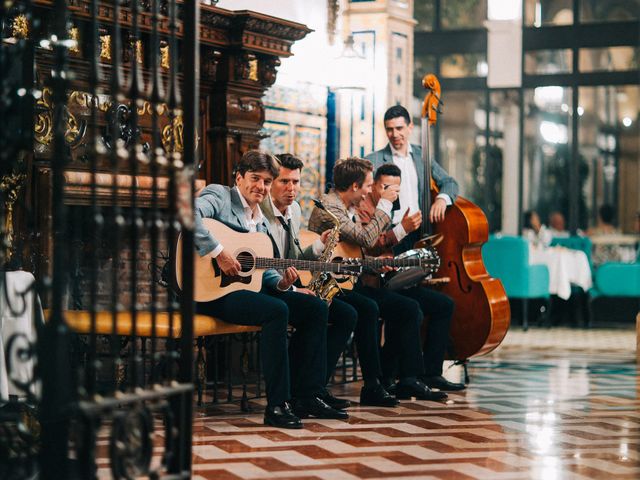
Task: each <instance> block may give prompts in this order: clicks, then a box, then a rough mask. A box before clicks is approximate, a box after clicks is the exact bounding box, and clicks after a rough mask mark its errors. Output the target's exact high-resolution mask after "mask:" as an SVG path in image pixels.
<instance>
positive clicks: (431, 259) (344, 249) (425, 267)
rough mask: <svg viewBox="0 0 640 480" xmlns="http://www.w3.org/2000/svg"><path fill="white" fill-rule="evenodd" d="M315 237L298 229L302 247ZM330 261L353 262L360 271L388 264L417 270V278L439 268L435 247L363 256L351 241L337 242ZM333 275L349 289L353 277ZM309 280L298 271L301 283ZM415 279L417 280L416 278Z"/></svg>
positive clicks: (374, 269) (367, 271) (368, 270)
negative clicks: (394, 253) (392, 254)
mask: <svg viewBox="0 0 640 480" xmlns="http://www.w3.org/2000/svg"><path fill="white" fill-rule="evenodd" d="M317 238H320V235H318V234H317V233H315V232H311V231H309V230H300V233H299V239H300V243H301V244H302V246H303V247H306V246H308V245H311V244H312V243H313V242H314V241H315V240H316V239H317ZM331 261H332V262H344V261H347V262H353V263H357V264H358V265H361V267H362V273H374V272H377V271H379V270H380V269H381V268H382V267H385V266H388V267H392V268H399V269H405V272H407V273H408V270H406V269H410V270H414V271H415V270H419V271H420V275H419V279H422V278H424V277H425V276H427V275H430V274H432V273H436V272H437V271H438V268H440V257H439V255H438V252H437V250H436V249H435V248H429V247H427V248H419V249H414V250H411V251H409V252H405V254H403V255H399V256H397V257H365V256H364V253H363V251H362V248H360V247H359V246H358V245H356V244H355V243H351V242H338V244H337V245H336V248H335V250H334V251H333V255H332V256H331ZM334 277H335V278H336V280H337V281H338V283H339V284H340V288H342V289H343V290H344V289H346V290H350V289H352V288H353V277H344V276H341V275H340V274H334ZM310 280H311V274H309V273H303V272H301V273H300V282H301V283H302V284H303V285H308V283H309V281H310ZM416 281H417V280H416Z"/></svg>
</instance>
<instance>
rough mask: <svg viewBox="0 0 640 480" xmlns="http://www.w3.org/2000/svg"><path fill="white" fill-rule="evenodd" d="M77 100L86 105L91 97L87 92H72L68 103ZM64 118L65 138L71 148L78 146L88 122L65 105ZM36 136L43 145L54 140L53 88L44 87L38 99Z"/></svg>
mask: <svg viewBox="0 0 640 480" xmlns="http://www.w3.org/2000/svg"><path fill="white" fill-rule="evenodd" d="M73 101H75V102H76V103H77V104H78V105H81V106H83V104H84V106H86V105H88V103H89V102H90V101H91V97H90V95H89V94H88V93H85V92H72V93H71V95H70V97H69V101H68V103H71V102H73ZM64 119H65V123H66V128H65V132H64V140H65V142H66V143H67V145H69V146H70V147H71V148H74V147H77V146H78V145H79V144H80V142H81V141H82V138H83V137H84V134H85V133H86V122H84V121H81V120H80V121H79V120H78V119H77V118H76V116H75V115H74V114H73V113H71V111H70V110H69V108H68V106H67V105H65V106H64ZM33 128H34V138H35V140H36V142H38V143H40V144H42V145H50V144H51V140H53V104H52V102H51V89H50V88H48V87H45V88H44V89H42V96H41V97H40V98H39V99H38V100H37V101H36V120H35V124H34V127H33Z"/></svg>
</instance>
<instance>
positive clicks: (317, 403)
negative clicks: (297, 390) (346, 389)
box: [293, 397, 349, 420]
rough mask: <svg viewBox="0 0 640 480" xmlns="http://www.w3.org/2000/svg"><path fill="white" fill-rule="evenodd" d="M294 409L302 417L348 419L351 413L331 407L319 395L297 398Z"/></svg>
mask: <svg viewBox="0 0 640 480" xmlns="http://www.w3.org/2000/svg"><path fill="white" fill-rule="evenodd" d="M293 411H294V412H295V414H296V415H297V416H299V417H300V418H309V417H314V418H325V419H329V418H332V419H335V420H347V419H348V418H349V414H348V413H347V412H345V411H343V410H337V409H335V408H332V407H330V406H329V405H327V404H326V403H324V402H323V401H322V400H320V399H319V398H318V397H313V398H303V399H297V400H296V401H295V402H294V403H293Z"/></svg>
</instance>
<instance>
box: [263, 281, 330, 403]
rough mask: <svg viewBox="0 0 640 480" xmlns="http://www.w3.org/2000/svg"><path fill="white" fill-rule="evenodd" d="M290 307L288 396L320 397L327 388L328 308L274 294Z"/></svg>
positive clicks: (311, 298) (306, 298) (309, 297)
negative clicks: (290, 334) (292, 330)
mask: <svg viewBox="0 0 640 480" xmlns="http://www.w3.org/2000/svg"><path fill="white" fill-rule="evenodd" d="M273 298H277V299H279V300H282V301H283V302H284V303H286V304H287V306H288V307H289V323H290V324H291V325H292V326H293V327H294V329H295V331H294V332H293V335H292V336H291V340H290V341H289V358H290V368H291V396H292V397H294V398H311V397H315V396H318V395H320V394H321V393H322V392H323V391H324V386H325V384H326V381H325V380H326V369H327V318H328V316H329V309H328V307H327V304H326V303H325V302H324V301H322V300H320V299H319V298H317V297H314V296H313V295H307V294H305V293H297V292H284V293H276V294H273Z"/></svg>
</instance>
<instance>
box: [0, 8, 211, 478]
mask: <svg viewBox="0 0 640 480" xmlns="http://www.w3.org/2000/svg"><path fill="white" fill-rule="evenodd" d="M198 3H199V2H180V3H178V2H177V1H176V0H169V1H167V0H141V1H135V0H109V1H106V0H105V1H98V0H69V1H64V0H32V1H14V2H12V1H6V2H3V4H2V7H0V9H1V10H0V21H1V23H2V32H1V33H2V43H1V44H0V76H1V77H0V78H1V83H0V88H1V89H2V92H1V94H2V95H1V99H0V118H1V120H0V121H1V122H2V123H1V124H0V125H1V127H0V241H1V243H0V265H1V266H2V271H1V272H0V350H1V351H2V355H0V357H1V359H0V478H3V479H4V478H56V479H57V478H60V479H70V478H97V477H98V475H100V476H101V477H102V476H104V475H106V474H108V473H109V474H110V476H111V477H113V478H118V479H120V478H122V479H124V478H127V479H128V478H134V477H135V478H137V477H139V476H148V477H150V478H189V477H190V471H191V422H192V393H193V385H192V379H193V352H192V350H193V301H192V287H193V286H192V285H191V280H190V279H192V265H193V259H192V255H193V251H194V250H193V243H192V242H193V239H192V235H191V227H192V216H193V207H192V204H193V200H192V199H193V188H194V186H193V185H194V184H193V182H194V177H195V175H194V171H195V165H196V160H195V157H196V153H195V152H196V147H197V142H198V133H197V130H198V129H197V115H198V108H197V106H198V101H199V99H198V83H197V75H198V63H199V62H198V52H199V39H198V30H199V29H198V25H199V18H198V17H199V5H198ZM180 232H182V237H183V241H184V246H185V248H183V249H182V251H183V257H184V258H183V261H182V264H183V265H185V267H184V269H185V271H184V272H183V274H182V277H183V278H184V279H185V283H184V285H183V295H181V297H180V299H177V297H175V296H174V295H172V293H171V292H170V290H169V289H168V288H167V282H168V279H167V275H166V270H167V269H170V265H171V264H170V263H167V260H166V259H167V258H168V251H169V249H170V247H171V246H172V245H173V244H174V243H175V240H176V238H177V235H178V234H179V233H180ZM167 267H168V268H167Z"/></svg>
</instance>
